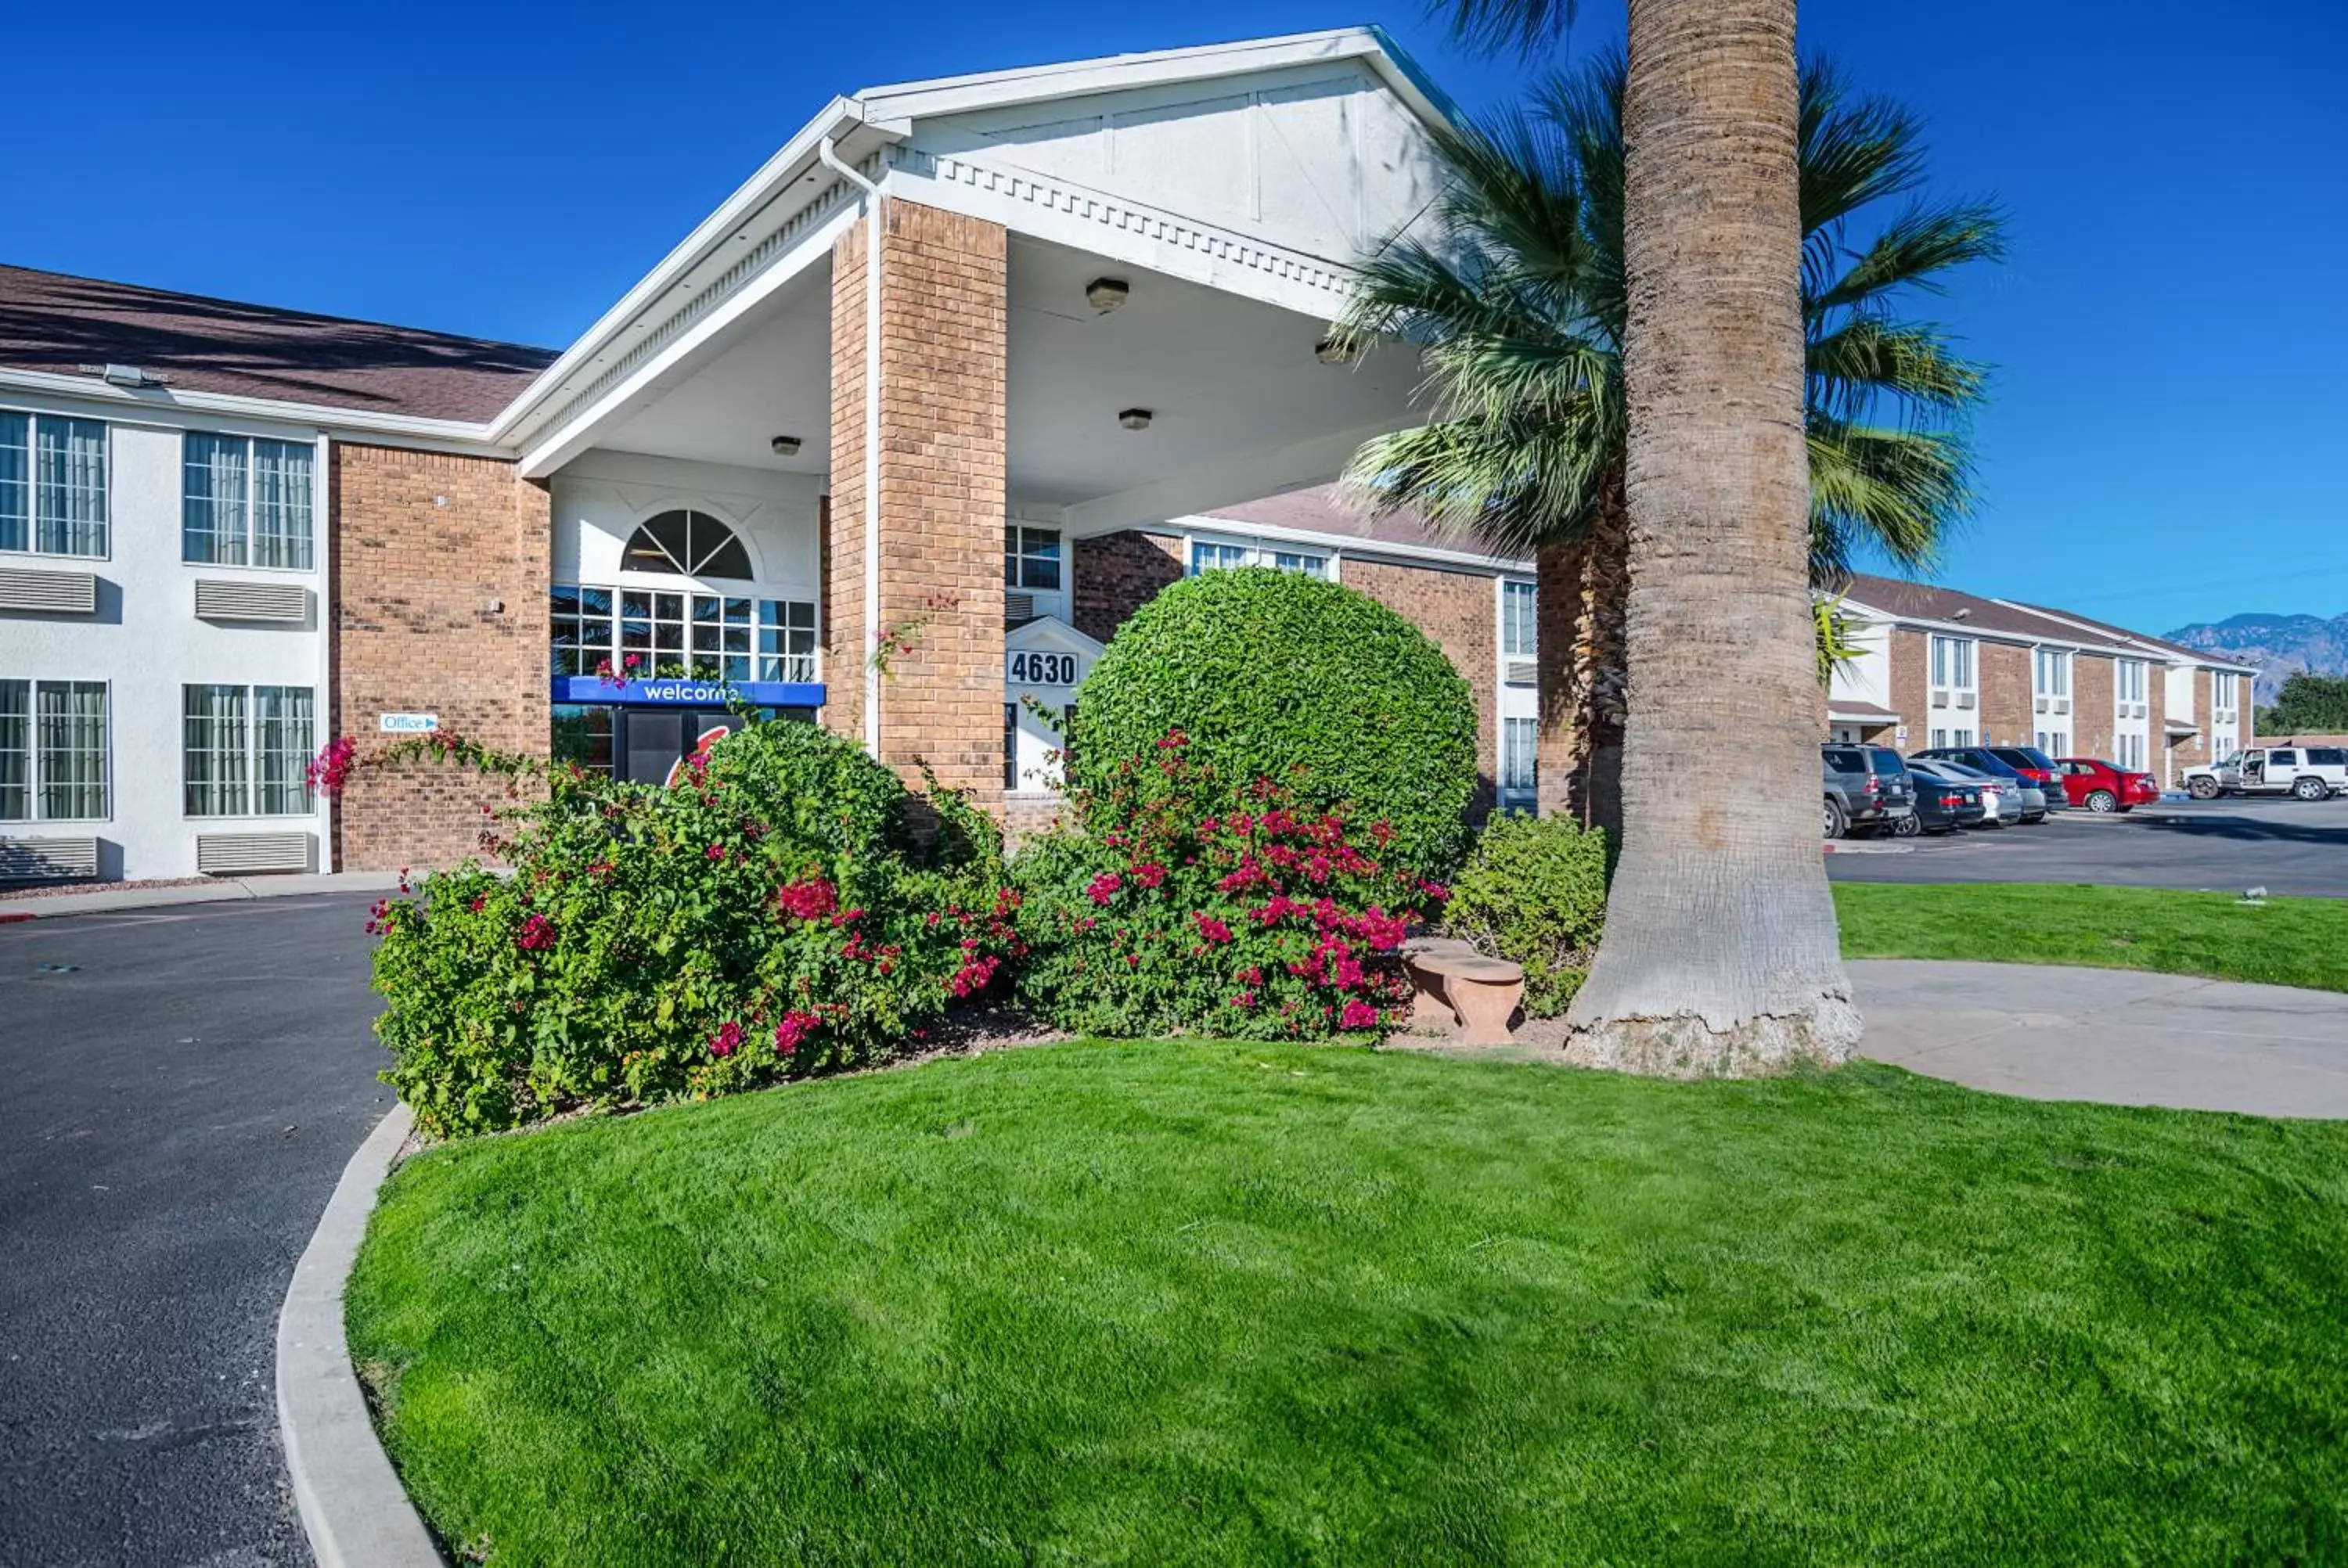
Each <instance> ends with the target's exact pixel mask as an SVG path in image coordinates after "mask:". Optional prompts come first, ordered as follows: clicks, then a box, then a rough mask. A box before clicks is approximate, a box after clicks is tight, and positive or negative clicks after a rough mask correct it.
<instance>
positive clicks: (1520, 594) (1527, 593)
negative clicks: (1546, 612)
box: [1498, 577, 1540, 659]
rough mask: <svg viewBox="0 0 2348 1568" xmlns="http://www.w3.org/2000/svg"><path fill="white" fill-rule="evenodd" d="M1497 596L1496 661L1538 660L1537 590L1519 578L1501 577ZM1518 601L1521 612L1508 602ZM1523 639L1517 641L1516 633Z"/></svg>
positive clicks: (1535, 585) (1538, 616)
mask: <svg viewBox="0 0 2348 1568" xmlns="http://www.w3.org/2000/svg"><path fill="white" fill-rule="evenodd" d="M1498 591H1499V595H1500V657H1501V658H1503V659H1538V658H1540V585H1539V584H1538V583H1534V582H1530V581H1528V580H1527V579H1523V578H1517V577H1504V578H1502V579H1499V590H1498ZM1512 600H1522V602H1523V609H1522V610H1521V612H1519V611H1517V610H1515V609H1514V608H1513V606H1512V604H1511V601H1512ZM1520 631H1521V632H1522V633H1523V634H1524V635H1523V637H1522V639H1521V640H1519V637H1518V633H1519V632H1520Z"/></svg>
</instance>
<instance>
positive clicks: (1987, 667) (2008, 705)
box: [1974, 641, 2036, 746]
mask: <svg viewBox="0 0 2348 1568" xmlns="http://www.w3.org/2000/svg"><path fill="white" fill-rule="evenodd" d="M2030 653H2031V651H2030V650H2029V649H2027V648H2017V647H2015V646H2014V645H2013V643H2010V642H1988V641H1983V642H1979V643H1976V644H1974V658H1975V660H1976V661H1977V662H1976V664H1975V666H1974V674H1975V676H1976V677H1977V678H1978V679H1979V680H1980V682H1981V711H1980V713H1979V715H1978V716H1979V719H1980V723H1978V724H1976V725H1975V726H1974V729H1975V731H1976V732H1977V733H1979V734H1980V735H1981V737H1982V743H1984V744H1994V745H2001V746H2026V745H2028V744H2030V741H2031V736H2032V735H2033V734H2034V733H2035V729H2036V726H2035V724H2034V719H2035V717H2036V715H2035V714H2034V712H2032V711H2031V706H2030Z"/></svg>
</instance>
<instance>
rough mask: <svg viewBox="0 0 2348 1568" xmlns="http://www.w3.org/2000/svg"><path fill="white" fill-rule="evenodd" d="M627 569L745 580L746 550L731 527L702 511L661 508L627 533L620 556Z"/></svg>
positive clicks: (747, 553) (747, 554)
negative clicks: (626, 539) (659, 513)
mask: <svg viewBox="0 0 2348 1568" xmlns="http://www.w3.org/2000/svg"><path fill="white" fill-rule="evenodd" d="M620 566H621V568H622V569H623V570H627V571H656V572H664V573H670V574H673V575H675V576H677V577H730V578H736V579H741V580H743V581H746V582H747V581H748V580H749V579H750V577H751V571H750V552H749V551H747V550H746V549H744V548H742V541H741V540H740V539H737V538H735V537H734V530H733V529H731V528H727V527H726V525H725V524H724V523H721V522H719V521H718V520H717V519H716V518H713V517H711V516H710V515H709V514H708V513H706V512H692V511H675V512H663V513H662V514H661V515H660V516H658V517H656V518H650V519H648V520H647V521H646V522H645V523H644V526H643V527H641V528H637V529H636V531H635V532H634V533H633V534H632V535H630V536H629V538H628V548H627V549H626V550H625V551H624V552H623V554H622V555H621V557H620Z"/></svg>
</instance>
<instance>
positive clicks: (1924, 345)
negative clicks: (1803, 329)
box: [1807, 315, 1988, 420]
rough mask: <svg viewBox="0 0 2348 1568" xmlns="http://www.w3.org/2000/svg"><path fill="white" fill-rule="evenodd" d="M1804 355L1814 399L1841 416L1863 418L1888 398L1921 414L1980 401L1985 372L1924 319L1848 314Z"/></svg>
mask: <svg viewBox="0 0 2348 1568" xmlns="http://www.w3.org/2000/svg"><path fill="white" fill-rule="evenodd" d="M1807 353H1808V367H1807V368H1808V375H1809V401H1810V403H1811V405H1813V406H1814V407H1818V408H1820V409H1822V410H1824V411H1825V412H1827V413H1828V414H1830V415H1834V416H1835V417H1836V418H1838V419H1845V420H1860V419H1865V418H1867V417H1869V415H1870V414H1871V413H1872V412H1873V411H1874V409H1875V408H1876V407H1877V405H1879V404H1880V403H1881V402H1883V401H1884V400H1886V399H1891V400H1896V401H1898V402H1900V403H1901V404H1904V405H1910V406H1911V408H1912V409H1913V410H1914V411H1915V412H1916V413H1918V414H1919V415H1931V414H1953V413H1958V412H1961V411H1962V410H1963V409H1966V408H1969V407H1971V406H1972V405H1973V404H1975V403H1977V402H1978V401H1980V399H1981V395H1982V386H1983V384H1984V383H1985V382H1986V380H1987V375H1988V373H1987V372H1986V371H1984V370H1983V369H1982V366H1980V365H1978V364H1974V363H1973V362H1972V361H1971V360H1969V359H1966V358H1964V357H1962V355H1960V354H1957V353H1956V352H1955V351H1954V350H1953V349H1952V348H1951V346H1950V343H1949V339H1948V336H1947V334H1946V333H1943V332H1942V331H1941V329H1940V328H1939V327H1936V326H1933V325H1932V324H1931V323H1926V322H1892V321H1886V320H1884V319H1883V318H1882V317H1880V316H1871V315H1854V316H1850V317H1849V319H1847V320H1846V321H1844V322H1843V323H1842V324H1841V325H1839V326H1838V327H1835V328H1834V329H1832V330H1831V331H1828V332H1827V333H1824V334H1823V335H1821V336H1819V337H1817V338H1814V339H1813V340H1812V341H1811V342H1810V343H1809V346H1808V351H1807Z"/></svg>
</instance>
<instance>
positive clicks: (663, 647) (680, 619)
mask: <svg viewBox="0 0 2348 1568" xmlns="http://www.w3.org/2000/svg"><path fill="white" fill-rule="evenodd" d="M548 608H549V611H550V613H549V616H548V620H549V621H550V623H551V630H552V660H551V663H552V669H553V673H554V674H556V675H558V676H561V675H599V674H602V673H603V671H604V668H605V667H606V666H607V665H608V666H609V667H610V668H611V669H612V670H613V671H621V672H624V673H627V674H630V675H633V676H635V677H637V678H639V679H643V678H647V677H650V676H654V675H659V674H675V673H676V672H677V671H680V670H689V671H691V672H692V673H694V674H695V675H697V676H700V677H703V678H705V679H709V680H721V681H790V682H811V681H813V680H815V679H816V659H815V630H816V627H815V605H814V604H813V602H811V601H808V600H781V599H754V598H751V597H749V596H747V595H740V596H737V595H733V594H716V593H664V592H662V591H661V590H659V589H648V588H623V589H610V588H595V587H590V586H586V585H582V584H574V583H557V584H555V585H554V587H553V589H551V592H550V595H549V603H548ZM615 610H616V613H614V611H615ZM615 634H616V641H615ZM631 657H633V659H634V660H635V662H634V663H633V664H630V663H629V662H628V660H629V659H630V658H631Z"/></svg>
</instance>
